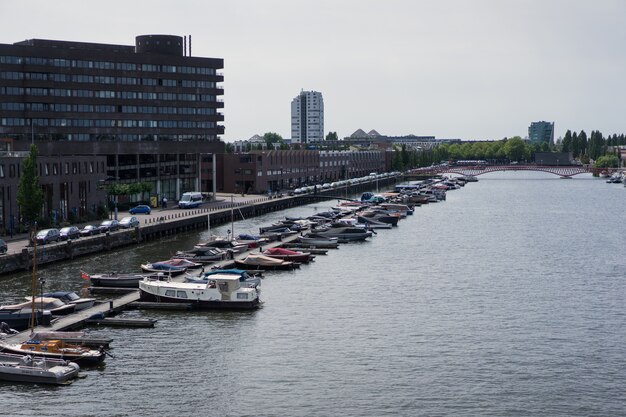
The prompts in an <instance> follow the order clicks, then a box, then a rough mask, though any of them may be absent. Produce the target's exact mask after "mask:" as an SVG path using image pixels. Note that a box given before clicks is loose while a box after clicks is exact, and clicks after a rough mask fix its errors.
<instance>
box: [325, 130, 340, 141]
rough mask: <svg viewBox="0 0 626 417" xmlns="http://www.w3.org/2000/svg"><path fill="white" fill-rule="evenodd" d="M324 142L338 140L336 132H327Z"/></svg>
mask: <svg viewBox="0 0 626 417" xmlns="http://www.w3.org/2000/svg"><path fill="white" fill-rule="evenodd" d="M326 140H339V137H338V136H337V132H328V135H326Z"/></svg>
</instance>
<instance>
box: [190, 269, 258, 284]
mask: <svg viewBox="0 0 626 417" xmlns="http://www.w3.org/2000/svg"><path fill="white" fill-rule="evenodd" d="M218 274H230V275H233V276H237V277H239V282H240V284H241V286H242V287H258V286H259V285H261V277H260V276H259V275H258V274H256V275H250V274H248V272H247V271H244V270H243V269H216V270H215V271H208V272H203V273H201V274H200V275H199V276H191V275H188V274H187V275H185V282H192V283H194V284H206V283H208V282H209V280H211V279H212V277H214V276H215V275H218Z"/></svg>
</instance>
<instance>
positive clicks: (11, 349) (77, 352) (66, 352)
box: [0, 339, 106, 366]
mask: <svg viewBox="0 0 626 417" xmlns="http://www.w3.org/2000/svg"><path fill="white" fill-rule="evenodd" d="M0 352H7V353H14V354H18V355H31V356H36V357H42V358H46V359H61V360H69V361H72V362H76V363H77V364H79V365H81V366H83V365H95V364H98V363H100V362H102V361H104V356H105V355H106V352H105V351H104V349H98V350H96V349H90V348H89V347H85V346H80V345H75V344H71V343H67V342H65V341H63V340H57V339H53V340H32V339H31V340H28V341H26V342H24V343H16V344H10V343H0Z"/></svg>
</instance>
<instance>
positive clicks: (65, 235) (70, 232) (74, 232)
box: [59, 226, 80, 240]
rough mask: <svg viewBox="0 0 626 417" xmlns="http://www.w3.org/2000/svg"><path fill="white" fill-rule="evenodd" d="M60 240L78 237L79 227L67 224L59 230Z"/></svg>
mask: <svg viewBox="0 0 626 417" xmlns="http://www.w3.org/2000/svg"><path fill="white" fill-rule="evenodd" d="M59 235H60V237H61V240H68V239H78V238H79V237H80V229H79V228H78V227H76V226H68V227H64V228H62V229H61V230H59Z"/></svg>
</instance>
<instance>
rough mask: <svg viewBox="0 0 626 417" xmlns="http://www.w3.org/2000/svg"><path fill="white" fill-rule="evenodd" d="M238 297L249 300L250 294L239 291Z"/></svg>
mask: <svg viewBox="0 0 626 417" xmlns="http://www.w3.org/2000/svg"><path fill="white" fill-rule="evenodd" d="M237 299H238V300H247V299H248V294H247V293H241V292H238V293H237Z"/></svg>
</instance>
